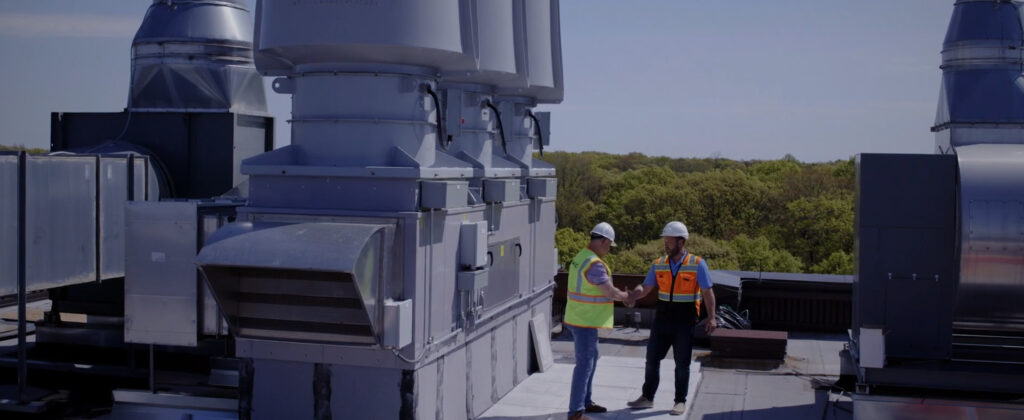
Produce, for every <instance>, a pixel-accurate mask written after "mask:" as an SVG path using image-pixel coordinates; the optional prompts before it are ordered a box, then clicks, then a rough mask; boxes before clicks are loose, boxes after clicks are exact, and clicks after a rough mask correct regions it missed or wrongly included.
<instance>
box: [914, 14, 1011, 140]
mask: <svg viewBox="0 0 1024 420" xmlns="http://www.w3.org/2000/svg"><path fill="white" fill-rule="evenodd" d="M1021 8H1022V2H1020V1H1006V0H958V1H957V2H956V5H955V7H954V9H953V16H952V18H951V19H950V22H949V29H948V31H947V32H946V39H945V41H944V42H943V45H942V67H941V68H942V86H941V90H940V92H939V106H938V111H937V112H936V116H935V126H934V127H932V131H933V132H934V133H935V136H936V137H935V146H936V150H937V152H938V153H943V154H946V153H953V148H955V147H958V146H964V145H969V144H979V143H1015V144H1021V143H1024V75H1022V74H1021V73H1022V70H1024V26H1022V16H1021Z"/></svg>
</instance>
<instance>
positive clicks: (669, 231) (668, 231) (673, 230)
mask: <svg viewBox="0 0 1024 420" xmlns="http://www.w3.org/2000/svg"><path fill="white" fill-rule="evenodd" d="M661 236H672V237H676V238H683V239H689V238H690V232H689V231H688V230H686V225H684V224H683V222H677V221H674V220H673V221H671V222H668V224H667V225H665V229H662V230H661Z"/></svg>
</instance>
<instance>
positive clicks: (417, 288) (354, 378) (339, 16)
mask: <svg viewBox="0 0 1024 420" xmlns="http://www.w3.org/2000/svg"><path fill="white" fill-rule="evenodd" d="M254 15H255V19H254V21H253V19H252V16H253V14H252V11H250V10H249V9H248V8H247V7H246V2H244V1H221V0H218V1H213V0H209V1H205V0H203V1H200V0H188V1H186V0H180V1H177V0H157V1H154V2H153V4H152V5H151V6H150V8H149V11H148V12H147V15H146V18H145V20H144V21H143V24H142V26H141V27H140V29H139V31H138V33H137V34H136V37H135V41H134V42H133V46H132V80H131V84H130V86H131V89H130V93H129V100H128V106H127V108H126V109H125V110H124V111H123V112H119V113H74V114H72V113H62V114H54V116H53V125H52V129H53V133H52V140H53V141H52V143H53V145H52V150H53V151H54V152H55V153H52V154H51V155H47V156H26V155H24V154H21V155H10V156H0V170H2V171H3V172H0V175H2V176H0V182H3V184H0V185H2V186H3V188H2V189H0V193H2V194H5V195H4V198H3V200H2V203H3V207H2V208H0V209H2V210H3V213H2V214H3V215H5V217H4V218H3V224H2V225H0V239H2V240H3V241H4V242H3V244H2V247H0V249H2V250H4V251H3V254H2V255H0V258H4V261H8V260H10V264H7V263H5V264H4V265H3V267H4V269H5V272H4V278H3V279H4V283H0V286H2V287H4V289H3V292H4V294H12V293H18V294H19V295H20V296H21V297H22V301H24V297H25V296H27V295H28V294H30V293H32V292H35V291H38V290H49V292H50V293H49V295H50V297H51V300H53V305H54V307H53V309H52V310H51V311H50V312H49V313H48V314H47V317H46V318H47V319H46V320H43V321H41V322H39V323H38V327H37V331H36V342H35V343H34V344H32V345H29V344H28V343H25V342H24V339H23V340H22V343H21V344H20V347H21V349H22V351H21V352H20V355H19V359H18V360H16V361H15V360H8V362H9V363H10V364H11V365H14V364H16V365H17V366H18V379H19V385H20V387H19V393H18V394H19V395H18V396H17V398H18V399H20V400H23V401H26V400H30V399H31V398H30V397H33V396H37V395H35V394H34V392H35V393H38V392H36V390H35V388H30V387H28V386H27V385H38V384H39V383H41V382H42V381H44V380H45V379H46V378H47V377H48V375H49V373H48V372H61V371H63V372H71V373H72V374H73V375H84V376H89V375H90V374H97V373H101V374H103V375H105V377H106V379H107V380H110V381H112V382H113V383H116V384H119V385H118V386H119V387H120V388H119V389H118V390H116V391H114V393H113V395H114V410H113V413H112V416H113V417H115V418H135V417H138V416H166V415H170V416H182V415H189V416H212V417H236V416H237V417H242V418H250V417H251V418H319V419H323V418H445V419H456V418H473V417H477V416H479V415H480V414H482V413H483V412H484V411H485V410H486V409H487V408H489V407H490V406H491V405H493V404H494V403H495V402H497V400H498V399H500V398H501V397H502V396H503V395H505V394H506V393H508V392H509V391H510V390H511V389H512V388H513V387H514V386H515V385H516V384H518V383H520V382H522V381H523V380H524V379H525V378H526V377H527V376H528V375H529V374H530V373H531V372H534V371H537V370H541V369H545V368H546V367H548V366H550V363H552V362H551V352H550V342H549V331H550V327H549V324H550V317H551V298H552V288H553V285H554V282H553V277H554V274H555V270H556V261H557V256H556V255H555V253H556V251H555V248H554V230H555V208H554V206H555V193H556V191H555V189H556V185H557V184H556V182H555V177H554V176H555V171H554V169H553V168H552V167H551V166H550V165H547V164H545V163H544V162H542V161H539V160H536V159H534V158H533V156H534V152H535V151H537V150H541V151H542V150H543V147H544V146H545V145H547V144H548V143H549V142H550V136H549V133H550V128H549V125H550V117H549V114H548V113H543V112H534V108H535V107H536V106H537V105H538V104H556V103H559V102H561V101H562V95H563V87H562V68H561V36H560V32H559V7H558V1H557V0H527V1H524V0H499V1H477V0H432V1H412V0H399V1H392V2H375V1H355V2H325V1H304V0H299V1H288V2H284V1H259V2H257V5H256V9H255V14H254ZM253 22H255V24H253ZM261 74H262V75H264V76H272V77H274V79H273V80H272V82H271V84H270V85H271V86H272V89H273V90H274V91H275V92H276V93H278V94H285V95H290V96H291V102H292V112H291V118H290V119H289V120H288V123H289V124H290V126H291V133H292V135H291V144H290V145H285V146H283V147H279V148H276V149H274V148H273V145H274V143H273V137H272V133H273V124H274V122H273V120H272V119H271V118H269V117H268V116H267V113H266V105H265V96H264V95H265V94H264V91H263V79H262V78H261V77H260V75H261ZM58 178H59V179H65V178H66V179H71V180H74V182H75V183H80V184H82V186H83V188H77V187H75V186H76V185H77V184H75V183H73V184H71V185H69V188H68V189H67V190H69V191H65V189H57V188H56V185H55V184H57V182H55V181H56V180H57V179H58ZM8 184H9V185H8ZM70 190H73V191H70ZM41 191H46V194H45V195H44V194H41ZM8 207H9V208H8ZM54 209H60V212H58V211H56V210H54ZM79 219H81V220H79ZM58 222H60V223H64V222H66V223H67V224H68V225H69V226H68V229H63V228H61V226H63V225H60V224H59V223H58ZM79 222H81V223H79ZM71 225H74V226H71ZM78 226H84V227H82V228H80V229H77V230H74V231H73V232H71V230H72V229H71V228H72V227H75V228H77V227H78ZM79 231H80V232H79ZM111 232H113V233H111ZM80 244H85V245H87V246H84V247H81V246H79V245H80ZM62 247H63V248H62ZM64 248H68V249H69V250H74V251H75V252H76V253H72V254H70V255H72V256H74V257H75V258H74V259H61V260H60V263H58V264H51V265H49V266H48V265H47V264H46V263H45V262H46V261H52V260H54V259H53V258H52V256H53V254H52V253H50V254H47V252H49V251H48V250H52V249H58V250H59V249H64ZM18 249H24V250H25V252H16V251H17V250H18ZM79 250H81V251H82V252H80V253H81V254H82V255H78V251H79ZM62 252H63V251H62ZM69 252H70V251H69ZM111 261H113V262H111ZM71 264H75V265H74V266H70V265H71ZM8 279H17V280H18V281H10V282H9V283H10V284H8ZM61 313H82V314H86V317H85V320H84V322H71V321H69V320H68V319H63V320H62V319H60V314H61ZM21 319H22V323H24V316H22V317H21ZM22 337H24V334H22ZM29 347H30V349H29V350H30V351H26V349H27V348H29ZM68 348H73V349H75V352H79V351H80V352H79V353H75V354H78V356H76V357H78V358H79V359H85V358H87V357H88V356H87V355H89V354H93V353H94V354H95V355H96V357H95V358H94V359H95V360H92V359H90V360H89V361H88V364H89V367H90V368H89V369H87V368H84V367H83V366H85V362H83V361H82V360H67V357H68V355H69V354H71V353H69V352H68V351H65V350H63V349H68ZM114 355H123V356H124V360H125V363H124V365H120V364H118V363H119V362H113V361H111V360H110V359H111V357H110V356H114ZM147 356H148V360H147ZM114 358H116V357H114ZM100 360H103V361H102V362H101V361H100ZM183 366H184V367H183ZM96 367H101V368H102V369H97V368H96ZM175 369H178V370H179V371H180V372H178V373H181V372H187V373H191V374H194V376H195V377H201V378H203V380H201V381H198V382H195V381H193V382H189V385H187V386H186V385H183V383H182V380H181V378H180V377H179V376H180V375H177V376H176V375H171V374H170V373H169V372H171V371H175ZM196 375H198V376H196ZM110 378H113V379H110ZM147 380H148V387H147V386H146V385H147ZM132 381H135V382H132ZM186 382H187V381H186ZM132 384H135V386H133V385H132ZM175 418H177V417H175Z"/></svg>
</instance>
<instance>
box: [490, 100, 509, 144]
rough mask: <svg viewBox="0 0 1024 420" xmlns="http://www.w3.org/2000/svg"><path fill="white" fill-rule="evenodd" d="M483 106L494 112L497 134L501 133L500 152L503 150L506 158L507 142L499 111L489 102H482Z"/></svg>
mask: <svg viewBox="0 0 1024 420" xmlns="http://www.w3.org/2000/svg"><path fill="white" fill-rule="evenodd" d="M484 106H486V107H488V108H490V109H492V110H494V117H495V118H496V119H497V120H498V132H499V133H501V150H504V151H505V156H508V140H506V138H505V127H504V126H502V125H501V111H498V108H496V107H495V106H494V104H492V103H491V101H484Z"/></svg>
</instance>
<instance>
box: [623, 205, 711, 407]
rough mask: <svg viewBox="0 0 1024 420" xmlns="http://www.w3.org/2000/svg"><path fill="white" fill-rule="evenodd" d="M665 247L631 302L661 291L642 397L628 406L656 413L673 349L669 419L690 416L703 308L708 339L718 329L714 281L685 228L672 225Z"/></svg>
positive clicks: (667, 227)
mask: <svg viewBox="0 0 1024 420" xmlns="http://www.w3.org/2000/svg"><path fill="white" fill-rule="evenodd" d="M661 236H662V237H663V238H664V242H665V254H666V255H665V256H663V257H659V258H658V259H656V260H654V263H653V264H652V265H651V269H650V271H648V272H647V278H646V280H644V282H643V284H641V285H639V286H637V287H636V289H634V290H633V291H632V292H630V297H632V300H637V299H640V298H642V297H644V296H646V295H647V294H648V293H650V291H651V290H653V289H654V287H655V286H657V288H658V304H657V306H656V307H655V311H654V325H652V326H651V338H650V340H648V341H647V366H646V370H645V373H644V386H643V389H642V392H643V394H642V395H640V397H639V398H637V399H636V400H634V401H630V402H628V403H627V405H628V406H629V407H631V408H636V409H639V408H651V407H653V406H654V393H655V391H657V390H658V381H659V378H658V373H659V369H660V367H661V359H664V358H665V355H667V354H668V348H669V347H672V349H673V357H674V358H675V361H676V372H675V382H676V383H675V385H676V390H675V391H676V392H675V404H674V405H673V406H672V409H671V410H670V411H669V414H672V415H680V414H683V413H684V412H686V394H687V388H688V387H689V384H690V357H691V356H692V352H693V326H694V325H695V324H696V322H697V316H698V315H700V303H701V301H702V300H703V302H704V307H705V308H706V309H707V311H708V320H707V324H706V326H705V328H706V329H707V332H708V334H710V333H711V331H713V330H714V329H715V327H716V326H717V324H716V321H715V293H714V292H713V291H712V290H711V286H712V284H711V276H710V275H709V274H708V266H707V264H706V263H705V262H704V259H702V258H701V257H698V256H696V255H693V254H690V253H689V252H687V251H686V247H685V245H686V240H687V239H688V238H689V237H690V233H689V231H688V230H687V229H686V225H684V224H682V223H681V222H669V223H668V224H667V225H665V229H663V230H662V231H661Z"/></svg>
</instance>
